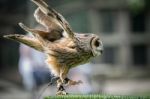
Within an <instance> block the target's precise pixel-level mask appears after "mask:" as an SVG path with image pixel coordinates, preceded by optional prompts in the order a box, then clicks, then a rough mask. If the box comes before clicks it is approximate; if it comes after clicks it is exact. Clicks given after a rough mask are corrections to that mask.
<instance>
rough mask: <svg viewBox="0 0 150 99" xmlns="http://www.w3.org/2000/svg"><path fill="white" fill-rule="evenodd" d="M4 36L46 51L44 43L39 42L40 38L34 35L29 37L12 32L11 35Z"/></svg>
mask: <svg viewBox="0 0 150 99" xmlns="http://www.w3.org/2000/svg"><path fill="white" fill-rule="evenodd" d="M4 38H7V39H11V40H15V41H18V42H21V43H23V44H25V45H28V46H30V47H32V48H34V49H36V50H38V51H41V52H43V51H44V50H43V47H42V44H41V43H40V42H39V40H37V39H35V38H32V37H28V36H25V35H20V34H10V35H5V36H4Z"/></svg>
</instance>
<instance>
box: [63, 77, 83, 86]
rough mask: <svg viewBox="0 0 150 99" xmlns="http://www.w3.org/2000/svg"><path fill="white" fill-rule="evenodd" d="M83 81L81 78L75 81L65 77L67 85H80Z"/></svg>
mask: <svg viewBox="0 0 150 99" xmlns="http://www.w3.org/2000/svg"><path fill="white" fill-rule="evenodd" d="M82 83H83V82H82V81H81V80H78V81H73V80H70V79H68V78H66V79H65V85H66V86H69V85H79V84H82Z"/></svg>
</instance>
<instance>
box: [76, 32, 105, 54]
mask: <svg viewBox="0 0 150 99" xmlns="http://www.w3.org/2000/svg"><path fill="white" fill-rule="evenodd" d="M75 37H76V38H77V40H78V41H79V43H78V45H79V46H80V47H81V48H82V49H83V50H84V51H85V52H91V53H92V56H99V55H101V54H102V52H103V44H102V41H101V39H100V37H99V36H98V35H96V34H88V33H85V34H81V33H75Z"/></svg>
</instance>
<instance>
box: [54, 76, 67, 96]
mask: <svg viewBox="0 0 150 99" xmlns="http://www.w3.org/2000/svg"><path fill="white" fill-rule="evenodd" d="M57 88H58V89H57V93H56V95H66V94H67V93H66V91H65V89H64V86H63V82H62V81H61V79H58V80H57Z"/></svg>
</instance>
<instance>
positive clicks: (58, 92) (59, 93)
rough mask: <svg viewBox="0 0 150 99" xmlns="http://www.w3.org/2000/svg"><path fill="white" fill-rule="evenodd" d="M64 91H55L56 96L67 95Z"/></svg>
mask: <svg viewBox="0 0 150 99" xmlns="http://www.w3.org/2000/svg"><path fill="white" fill-rule="evenodd" d="M67 94H68V93H67V92H66V91H57V93H56V95H67Z"/></svg>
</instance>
